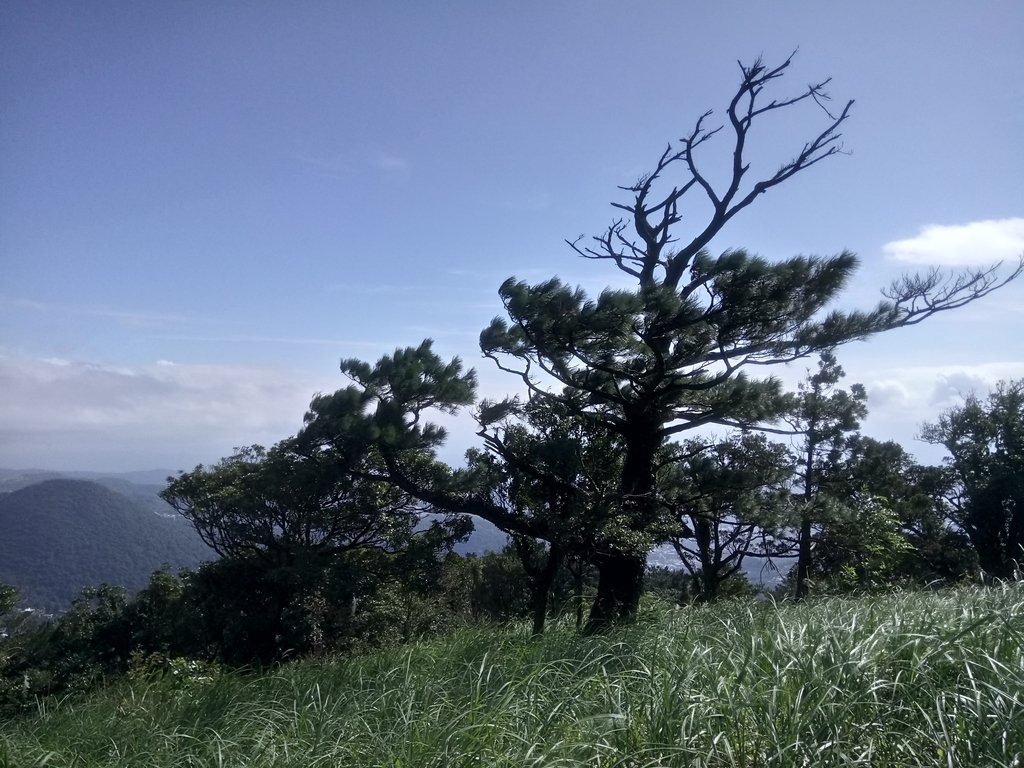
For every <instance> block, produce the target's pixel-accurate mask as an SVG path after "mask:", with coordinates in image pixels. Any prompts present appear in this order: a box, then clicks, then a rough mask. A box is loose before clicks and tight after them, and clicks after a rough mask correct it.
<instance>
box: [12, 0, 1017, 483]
mask: <svg viewBox="0 0 1024 768" xmlns="http://www.w3.org/2000/svg"><path fill="white" fill-rule="evenodd" d="M1022 31H1024V5H1022V4H1021V3H1019V2H1014V1H1013V0H1006V1H1005V2H995V1H986V2H977V3H970V4H968V3H962V2H934V1H931V2H901V3H889V2H859V3H849V4H844V5H840V4H834V3H828V4H826V3H820V2H805V1H797V2H786V3H764V2H718V3H699V4H698V3H686V2H637V3H625V2H622V3H612V2H600V1H599V2H556V3H549V2H521V3H520V2H517V3H480V2H468V1H467V2H458V1H449V2H445V3H432V4H428V3H412V2H403V3H400V2H380V3H356V2H350V3H326V2H323V3H314V2H296V3H284V2H280V3H271V2H266V3H241V2H219V3H200V2H180V3H163V4H157V3H128V2H123V3H121V2H88V3H37V2H9V3H5V4H4V5H3V7H2V9H0V93H2V94H3V107H2V111H0V392H3V396H2V398H0V466H6V467H15V468H27V467H42V468H54V469H73V468H74V469H95V470H109V471H115V470H133V469H147V468H153V467H167V468H170V469H180V468H188V467H191V466H194V465H195V464H198V463H200V462H204V463H205V462H211V461H215V460H216V459H217V458H219V457H220V456H223V455H225V454H227V453H229V452H230V451H231V449H232V447H233V446H236V445H243V444H249V443H253V442H262V443H271V442H274V441H275V440H277V439H280V438H282V437H284V436H286V435H288V434H291V433H294V431H295V430H296V429H298V427H299V426H300V425H301V418H302V414H303V411H304V409H305V406H306V404H307V403H308V401H309V399H310V397H311V396H312V395H313V394H314V393H315V392H318V391H328V390H332V389H334V388H337V387H340V386H343V385H344V384H345V383H346V382H345V381H344V380H343V379H342V377H341V375H340V374H339V373H338V371H337V363H338V359H339V358H342V357H352V356H355V357H360V358H365V359H376V358H377V357H379V356H380V355H381V354H384V353H387V352H389V351H391V350H392V349H394V348H395V347H396V346H405V345H411V344H417V343H419V341H420V340H421V339H422V338H424V337H427V336H429V337H431V338H434V339H435V342H436V347H437V349H438V350H439V351H440V352H441V353H442V354H445V355H460V356H461V357H462V358H463V359H464V360H465V361H466V363H467V365H471V366H475V367H477V369H478V370H479V372H480V374H481V388H482V391H483V393H484V394H489V395H499V394H502V393H504V392H507V391H509V389H510V388H511V387H512V386H513V384H512V382H511V381H509V380H508V379H507V378H505V377H503V376H502V375H500V374H499V373H498V372H496V371H495V370H494V369H493V366H492V365H491V364H490V363H489V361H486V360H481V359H480V356H479V351H478V347H477V343H476V339H477V335H478V334H479V331H480V329H481V328H483V327H484V326H485V325H486V324H487V322H488V321H489V320H490V318H491V317H493V316H494V315H496V314H499V313H500V310H501V307H500V303H499V302H498V299H497V293H496V292H497V287H498V285H500V283H501V282H502V280H503V279H504V278H505V277H507V276H509V275H512V274H515V275H517V276H519V277H521V278H525V279H530V280H542V279H545V278H547V277H549V276H552V275H555V274H557V275H560V276H561V277H563V278H564V279H566V280H568V281H570V282H573V283H579V284H581V285H583V286H584V287H586V288H587V289H588V290H592V291H597V290H600V289H601V288H602V287H604V286H605V285H608V284H610V283H618V282H620V275H619V274H618V273H616V272H615V271H614V270H612V269H610V268H608V266H607V265H605V264H603V263H593V262H586V261H582V260H580V259H578V258H575V257H574V256H573V254H572V253H571V251H570V250H569V249H568V247H567V246H566V245H565V244H564V242H563V240H564V239H565V238H570V239H572V238H575V237H576V236H577V235H580V234H587V235H590V234H597V233H599V232H600V231H601V230H602V229H603V228H604V227H605V226H606V225H607V224H608V223H609V221H610V220H611V219H612V218H613V216H614V211H613V209H612V208H611V207H610V206H609V203H610V202H611V201H612V200H617V199H621V198H620V197H619V196H618V193H617V190H616V186H617V185H619V184H628V183H630V182H632V181H633V180H635V178H636V177H637V176H638V175H639V174H640V173H642V172H643V171H644V170H646V169H648V168H650V166H651V165H652V163H653V162H654V161H655V160H656V158H657V156H658V155H659V154H660V152H661V150H662V149H663V147H664V145H665V143H666V142H667V141H669V140H671V139H675V138H678V137H679V136H681V135H682V134H683V133H684V132H686V131H688V130H689V129H690V128H691V127H692V125H693V121H694V120H695V119H696V117H697V116H698V115H700V114H701V113H702V112H704V111H705V110H706V109H715V110H716V112H717V114H721V110H722V108H723V107H724V106H725V104H726V103H727V100H728V98H729V97H730V96H731V95H732V92H733V89H734V87H735V85H736V84H737V82H738V77H739V71H738V68H737V64H736V61H737V59H742V60H744V61H750V60H752V59H753V58H755V57H756V56H758V55H762V54H763V56H764V57H765V59H766V60H767V61H769V62H779V61H781V60H783V59H784V58H785V57H786V55H788V53H789V52H790V51H792V50H793V49H795V48H797V47H799V49H800V52H799V54H798V56H797V58H796V60H795V62H794V65H793V67H792V70H791V72H792V74H791V75H790V76H789V77H788V78H787V79H786V80H784V81H782V83H781V84H780V91H779V94H780V95H782V94H784V93H788V92H790V91H794V90H799V89H800V88H802V87H803V86H805V85H806V84H807V83H808V82H811V81H816V80H820V79H823V78H825V77H830V76H831V77H832V78H833V82H832V84H831V86H830V89H831V91H832V93H833V95H834V96H835V99H836V101H837V102H843V101H845V100H846V99H850V98H853V99H856V105H855V107H854V111H853V117H852V118H851V119H850V121H849V122H848V123H847V125H846V130H845V147H846V149H847V150H848V151H849V153H850V154H849V155H848V156H842V157H836V158H832V159H830V160H829V161H828V162H826V163H822V164H820V165H818V166H816V167H815V168H813V169H811V170H809V171H807V172H806V173H804V174H802V175H801V176H798V177H797V178H795V179H794V180H792V181H790V182H788V183H787V184H785V185H783V186H781V187H779V188H777V189H776V190H774V191H772V192H771V193H770V194H768V195H766V196H764V197H762V199H761V200H759V201H758V202H757V203H756V204H755V206H753V207H751V208H750V209H748V210H747V211H746V212H744V213H743V214H741V215H740V216H739V217H737V219H735V220H734V221H733V222H732V223H731V224H730V226H729V227H727V228H726V230H725V231H724V232H723V233H722V235H721V236H720V237H719V238H718V239H717V240H716V241H715V242H714V243H713V244H712V249H713V250H724V249H726V248H729V247H738V246H742V247H746V248H749V249H750V250H753V251H756V252H758V253H761V254H763V255H765V256H769V257H778V258H782V257H786V256H789V255H792V254H796V253H834V252H838V251H840V250H842V249H851V250H853V251H855V252H857V253H858V254H859V255H860V257H861V260H862V268H861V271H860V273H859V275H858V276H857V278H856V279H855V281H854V282H853V284H852V285H851V286H850V289H849V291H848V292H847V293H846V294H845V296H844V298H843V300H842V302H843V304H844V305H848V306H857V305H868V306H870V305H873V304H874V303H875V302H876V301H877V299H878V289H879V288H881V287H883V286H884V285H886V284H887V283H888V282H889V281H890V280H892V279H893V278H894V277H896V276H898V275H899V274H901V273H902V272H906V271H914V270H926V269H928V268H930V267H932V266H946V267H954V268H955V267H957V266H963V265H965V264H980V263H989V262H991V261H994V260H996V259H998V258H1011V259H1012V258H1013V257H1014V254H1019V253H1021V252H1024V194H1022V191H1024V189H1022V183H1021V179H1024V152H1022V150H1021V144H1020V137H1021V136H1024V79H1022V78H1021V75H1020V73H1021V72H1022V71H1024V49H1022V47H1021V45H1020V37H1021V32H1022ZM820 119H821V115H820V113H817V112H815V111H814V110H813V109H810V110H798V111H794V112H792V113H791V114H788V115H786V116H785V117H783V118H782V119H780V120H777V121H774V122H771V123H766V124H765V125H764V130H763V131H762V132H760V133H758V134H756V136H755V140H754V142H753V145H752V146H751V151H750V157H751V159H752V161H753V163H754V168H753V169H752V171H751V173H752V174H754V173H756V172H757V171H758V169H761V170H762V171H763V172H765V173H770V172H771V171H773V170H774V169H775V167H777V166H778V165H779V164H780V163H781V162H783V161H785V160H788V159H789V158H790V157H791V155H792V154H793V153H794V152H795V151H797V150H798V149H799V147H800V145H802V143H803V141H804V139H805V138H807V137H809V136H811V135H812V131H813V130H814V129H815V128H818V127H820V125H821V122H820ZM706 148H707V150H708V151H707V152H706V155H705V160H704V162H705V163H706V167H707V168H708V169H709V173H710V174H711V175H715V173H716V172H717V173H721V172H723V171H724V168H725V165H724V161H725V159H726V158H725V155H724V154H723V150H726V149H727V147H725V146H724V144H712V145H708V146H707V147H706ZM684 231H685V230H684ZM1022 323H1024V281H1018V283H1016V284H1012V285H1010V286H1008V287H1007V288H1005V289H1004V290H1003V291H1001V292H1000V293H998V294H995V295H993V296H991V297H989V298H988V299H986V300H985V301H984V302H981V303H979V304H977V305H974V306H971V307H969V308H967V309H964V310H961V311H959V312H957V313H955V314H950V315H948V316H943V317H938V318H935V319H933V320H932V321H930V322H928V323H925V324H922V325H920V326H917V327H914V328H909V329H904V330H901V331H897V332H894V333H891V334H888V335H886V336H885V337H879V338H876V339H874V340H872V341H870V342H867V343H858V344H854V345H851V346H848V347H845V348H843V349H842V350H840V352H839V358H840V362H841V363H843V364H844V366H845V368H846V369H847V373H848V378H847V382H849V383H852V382H856V381H859V382H862V383H864V384H865V385H866V387H867V389H868V394H869V398H870V399H869V406H870V408H871V416H870V417H869V419H868V421H867V422H866V423H865V432H866V433H868V434H871V435H873V436H875V437H879V438H884V439H889V438H893V439H898V440H900V441H901V442H903V443H904V444H905V445H906V446H907V447H908V448H909V449H911V450H913V451H915V452H917V453H918V454H919V455H921V456H922V457H923V458H925V459H927V460H937V459H938V458H939V457H940V456H941V453H940V452H937V451H936V450H935V449H933V448H931V447H929V446H924V445H922V444H920V443H917V442H915V441H914V435H915V434H916V432H917V430H918V428H919V426H920V424H921V422H922V421H924V420H926V419H929V418H934V417H935V416H936V415H937V414H938V413H939V412H941V410H942V409H943V408H947V407H949V406H951V405H954V404H955V403H956V402H957V401H958V397H959V396H960V395H961V394H963V393H965V392H967V391H971V390H977V391H978V392H984V391H985V389H986V388H987V387H989V386H991V385H992V384H993V383H994V382H995V381H996V380H998V379H1000V378H1016V377H1021V376H1024V341H1022V340H1021V333H1020V330H1021V326H1022ZM807 365H813V361H808V363H807ZM805 367H806V366H805V365H795V366H792V367H791V368H790V369H788V370H781V371H779V372H778V374H779V375H780V376H782V377H783V378H784V379H785V380H786V381H789V382H795V381H796V380H798V379H799V378H800V377H801V375H802V374H803V371H804V369H805ZM451 426H452V441H451V443H452V444H451V448H450V449H449V453H448V457H449V458H451V459H453V460H455V459H457V457H458V456H459V455H460V454H461V451H462V450H463V449H464V448H465V447H468V446H469V445H470V444H472V442H473V439H472V433H471V429H470V426H469V425H467V424H466V423H465V422H454V423H453V424H452V425H451Z"/></svg>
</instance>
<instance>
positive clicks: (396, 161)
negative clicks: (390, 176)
mask: <svg viewBox="0 0 1024 768" xmlns="http://www.w3.org/2000/svg"><path fill="white" fill-rule="evenodd" d="M373 164H374V165H375V166H377V167H378V168H380V169H381V170H382V171H408V170H409V161H408V160H406V159H405V158H404V157H399V156H398V155H392V154H388V153H386V152H378V153H377V154H376V155H374V157H373Z"/></svg>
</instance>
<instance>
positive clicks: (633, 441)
mask: <svg viewBox="0 0 1024 768" xmlns="http://www.w3.org/2000/svg"><path fill="white" fill-rule="evenodd" d="M635 418H636V419H637V421H639V422H640V423H639V425H638V426H637V427H636V428H635V430H634V431H633V432H632V433H631V434H629V435H626V441H625V442H626V446H625V448H626V450H625V456H624V457H623V463H622V480H621V482H620V484H619V489H620V493H621V499H622V507H623V511H624V512H625V513H626V516H627V518H628V519H629V521H630V523H631V527H632V528H633V529H634V530H635V531H637V532H638V533H642V532H644V531H647V530H649V529H650V527H651V525H652V524H653V523H654V522H655V521H656V519H657V514H658V503H657V500H656V499H655V480H654V464H655V456H656V454H657V451H658V446H659V445H661V443H662V441H663V438H661V437H660V436H659V435H660V427H661V423H662V421H663V419H659V418H657V415H656V414H655V415H652V414H651V413H642V414H636V415H635ZM593 562H594V565H595V566H596V567H597V574H598V578H597V597H596V598H595V599H594V604H593V605H592V606H591V608H590V617H589V618H588V619H587V626H586V628H585V630H584V631H585V632H586V633H587V634H592V633H594V632H600V631H601V630H603V629H606V628H608V627H610V626H611V625H612V624H626V623H630V622H632V621H634V620H635V619H636V615H637V611H638V610H639V608H640V594H641V593H642V592H643V587H644V572H645V571H646V570H647V552H646V551H644V552H623V551H621V550H618V548H617V547H613V548H612V549H611V551H608V549H606V550H605V551H604V552H603V553H601V554H598V555H596V556H595V557H594V559H593Z"/></svg>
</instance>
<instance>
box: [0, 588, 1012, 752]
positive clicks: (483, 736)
mask: <svg viewBox="0 0 1024 768" xmlns="http://www.w3.org/2000/svg"><path fill="white" fill-rule="evenodd" d="M644 615H645V618H644V619H643V620H641V621H640V622H639V623H638V624H636V625H634V626H631V627H626V628H622V629H619V630H616V631H613V632H611V633H608V634H606V635H602V636H598V637H581V636H579V635H576V634H575V633H574V632H572V631H571V630H570V629H568V628H564V629H563V628H558V627H556V628H555V629H554V630H553V631H551V632H550V633H549V634H548V635H546V636H544V637H543V638H534V639H531V638H529V637H528V636H527V633H526V630H525V629H524V628H523V627H519V626H506V627H494V626H479V627H476V628H470V629H465V630H462V631H460V632H458V633H455V634H453V635H451V636H448V637H446V638H443V639H436V640H431V641H427V642H422V643H419V644H414V645H410V646H404V647H401V648H395V649H391V650H386V651H381V652H378V653H375V654H372V655H367V656H363V657H357V658H336V659H328V660H318V661H302V662H296V663H292V664H288V665H285V666H282V667H279V668H277V669H276V670H274V671H273V672H270V673H264V674H254V673H251V674H239V673H234V672H225V671H221V670H209V669H203V670H201V672H202V674H196V675H189V674H188V669H187V668H183V667H181V665H180V664H178V666H177V667H175V666H174V665H173V664H172V665H171V667H170V669H171V671H172V673H171V674H168V673H166V672H164V673H161V672H159V669H161V668H163V667H166V666H167V665H154V668H155V669H156V670H157V671H154V672H152V673H148V674H137V675H133V676H132V677H131V678H130V679H123V680H120V681H117V682H116V683H114V684H111V685H110V686H108V687H107V688H106V689H104V690H102V691H100V692H98V693H95V694H93V695H91V696H88V697H77V698H66V699H62V700H53V701H41V702H39V703H38V705H37V709H36V711H35V712H34V713H33V714H32V716H30V717H23V718H19V719H16V720H11V721H8V722H6V723H0V766H3V767H4V768H7V767H8V766H9V767H10V768H15V766H17V768H25V767H27V766H42V765H46V766H61V767H63V766H68V767H70V766H74V767H75V768H85V767H87V766H88V767H91V766H132V768H135V767H139V768H142V767H146V766H153V767H154V768H156V767H157V766H160V767H163V766H166V767H167V768H171V767H172V766H173V767H174V768H178V767H180V766H204V767H205V766H252V767H254V768H255V767H263V766H265V767H266V768H271V767H273V768H285V767H287V766H295V767H296V768H299V767H300V766H301V767H302V768H310V767H313V766H347V767H351V768H358V767H359V766H374V767H375V768H376V767H377V766H387V767H388V768H426V767H427V766H437V768H448V767H449V766H451V767H453V768H458V767H460V766H466V767H469V766H473V767H476V766H508V768H512V766H515V768H521V767H522V766H579V765H587V766H609V767H611V766H621V767H622V768H626V767H628V768H656V767H659V766H666V767H667V766H687V768H691V767H692V768H698V767H700V768H703V767H707V768H711V767H712V766H715V767H717V766H743V767H745V768H754V767H755V766H756V767H758V768H760V767H761V766H780V767H782V766H800V767H801V768H804V767H809V766H814V767H817V766H892V767H893V768H896V767H897V766H898V767H899V768H906V767H907V766H964V767H965V768H966V767H968V766H969V767H970V768H978V767H979V766H1002V767H1003V768H1008V767H1009V766H1020V765H1021V757H1020V755H1021V753H1022V752H1024V637H1022V635H1024V585H1020V584H1015V585H1007V586H1004V587H1001V588H991V589H986V590H973V589H964V590H958V591H953V592H946V593H932V594H922V593H906V594H899V595H893V596H886V597H867V598H860V599H852V598H848V599H829V600H822V601H817V602H810V603H807V604H802V605H788V604H785V605H779V606H776V605H773V604H771V603H761V604H751V603H740V602H731V603H724V604H722V603H719V604H714V605H708V606H703V607H694V608H688V609H684V610H669V609H665V608H664V607H663V606H654V607H653V608H651V607H648V610H646V612H645V614H644ZM174 669H178V670H179V673H178V674H173V671H174ZM182 669H185V672H184V673H183V672H182V671H181V670H182ZM193 678H194V679H193Z"/></svg>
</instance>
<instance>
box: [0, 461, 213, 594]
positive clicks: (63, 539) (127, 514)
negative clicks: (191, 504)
mask: <svg viewBox="0 0 1024 768" xmlns="http://www.w3.org/2000/svg"><path fill="white" fill-rule="evenodd" d="M43 477H45V475H43ZM12 480H13V478H8V480H7V483H11V481H12ZM119 482H120V483H124V485H123V486H121V490H123V491H124V492H121V491H120V490H114V489H113V488H111V487H109V485H113V486H114V487H115V488H117V487H118V484H119ZM5 484H6V483H5ZM16 484H17V485H21V482H17V483H16ZM8 487H10V486H9V485H8ZM158 490H159V487H158V486H142V485H136V484H132V483H129V482H127V481H123V480H121V481H118V480H116V479H115V480H114V481H112V482H109V483H103V482H100V481H92V480H73V479H43V480H42V481H41V482H34V483H31V484H29V485H25V486H23V487H19V488H17V489H16V490H11V491H9V492H6V493H2V494H0V582H3V583H8V584H13V585H14V586H16V587H17V588H18V590H19V592H20V593H21V596H22V604H23V605H26V606H31V607H33V608H39V609H42V610H44V611H48V612H56V611H61V610H65V609H66V608H67V607H68V606H69V605H70V604H71V600H72V599H73V598H74V597H75V596H76V595H77V594H78V592H79V591H80V590H81V589H82V588H83V587H87V586H95V585H98V584H101V583H108V584H117V585H119V586H123V587H126V588H128V589H130V590H133V589H138V588H140V587H143V586H145V584H146V583H147V582H148V580H149V576H150V574H151V573H152V572H153V571H154V570H155V569H157V568H159V567H160V566H161V565H162V564H165V563H166V564H168V565H170V566H171V567H172V568H173V569H177V568H181V567H192V566H196V565H198V564H199V563H201V562H203V561H207V560H212V559H214V558H215V557H216V555H215V554H214V553H213V551H212V550H210V549H209V548H208V547H207V546H206V545H205V544H204V543H203V542H202V540H201V539H200V538H199V536H198V535H197V534H196V533H195V531H194V530H192V528H191V527H190V526H189V525H188V523H187V522H186V521H185V520H184V519H183V518H181V517H180V516H178V515H175V514H174V513H173V510H172V509H171V508H170V507H169V506H167V505H163V502H162V501H161V500H160V499H159V498H158V497H156V492H157V491H158ZM160 505H163V507H162V508H161V506H160Z"/></svg>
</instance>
